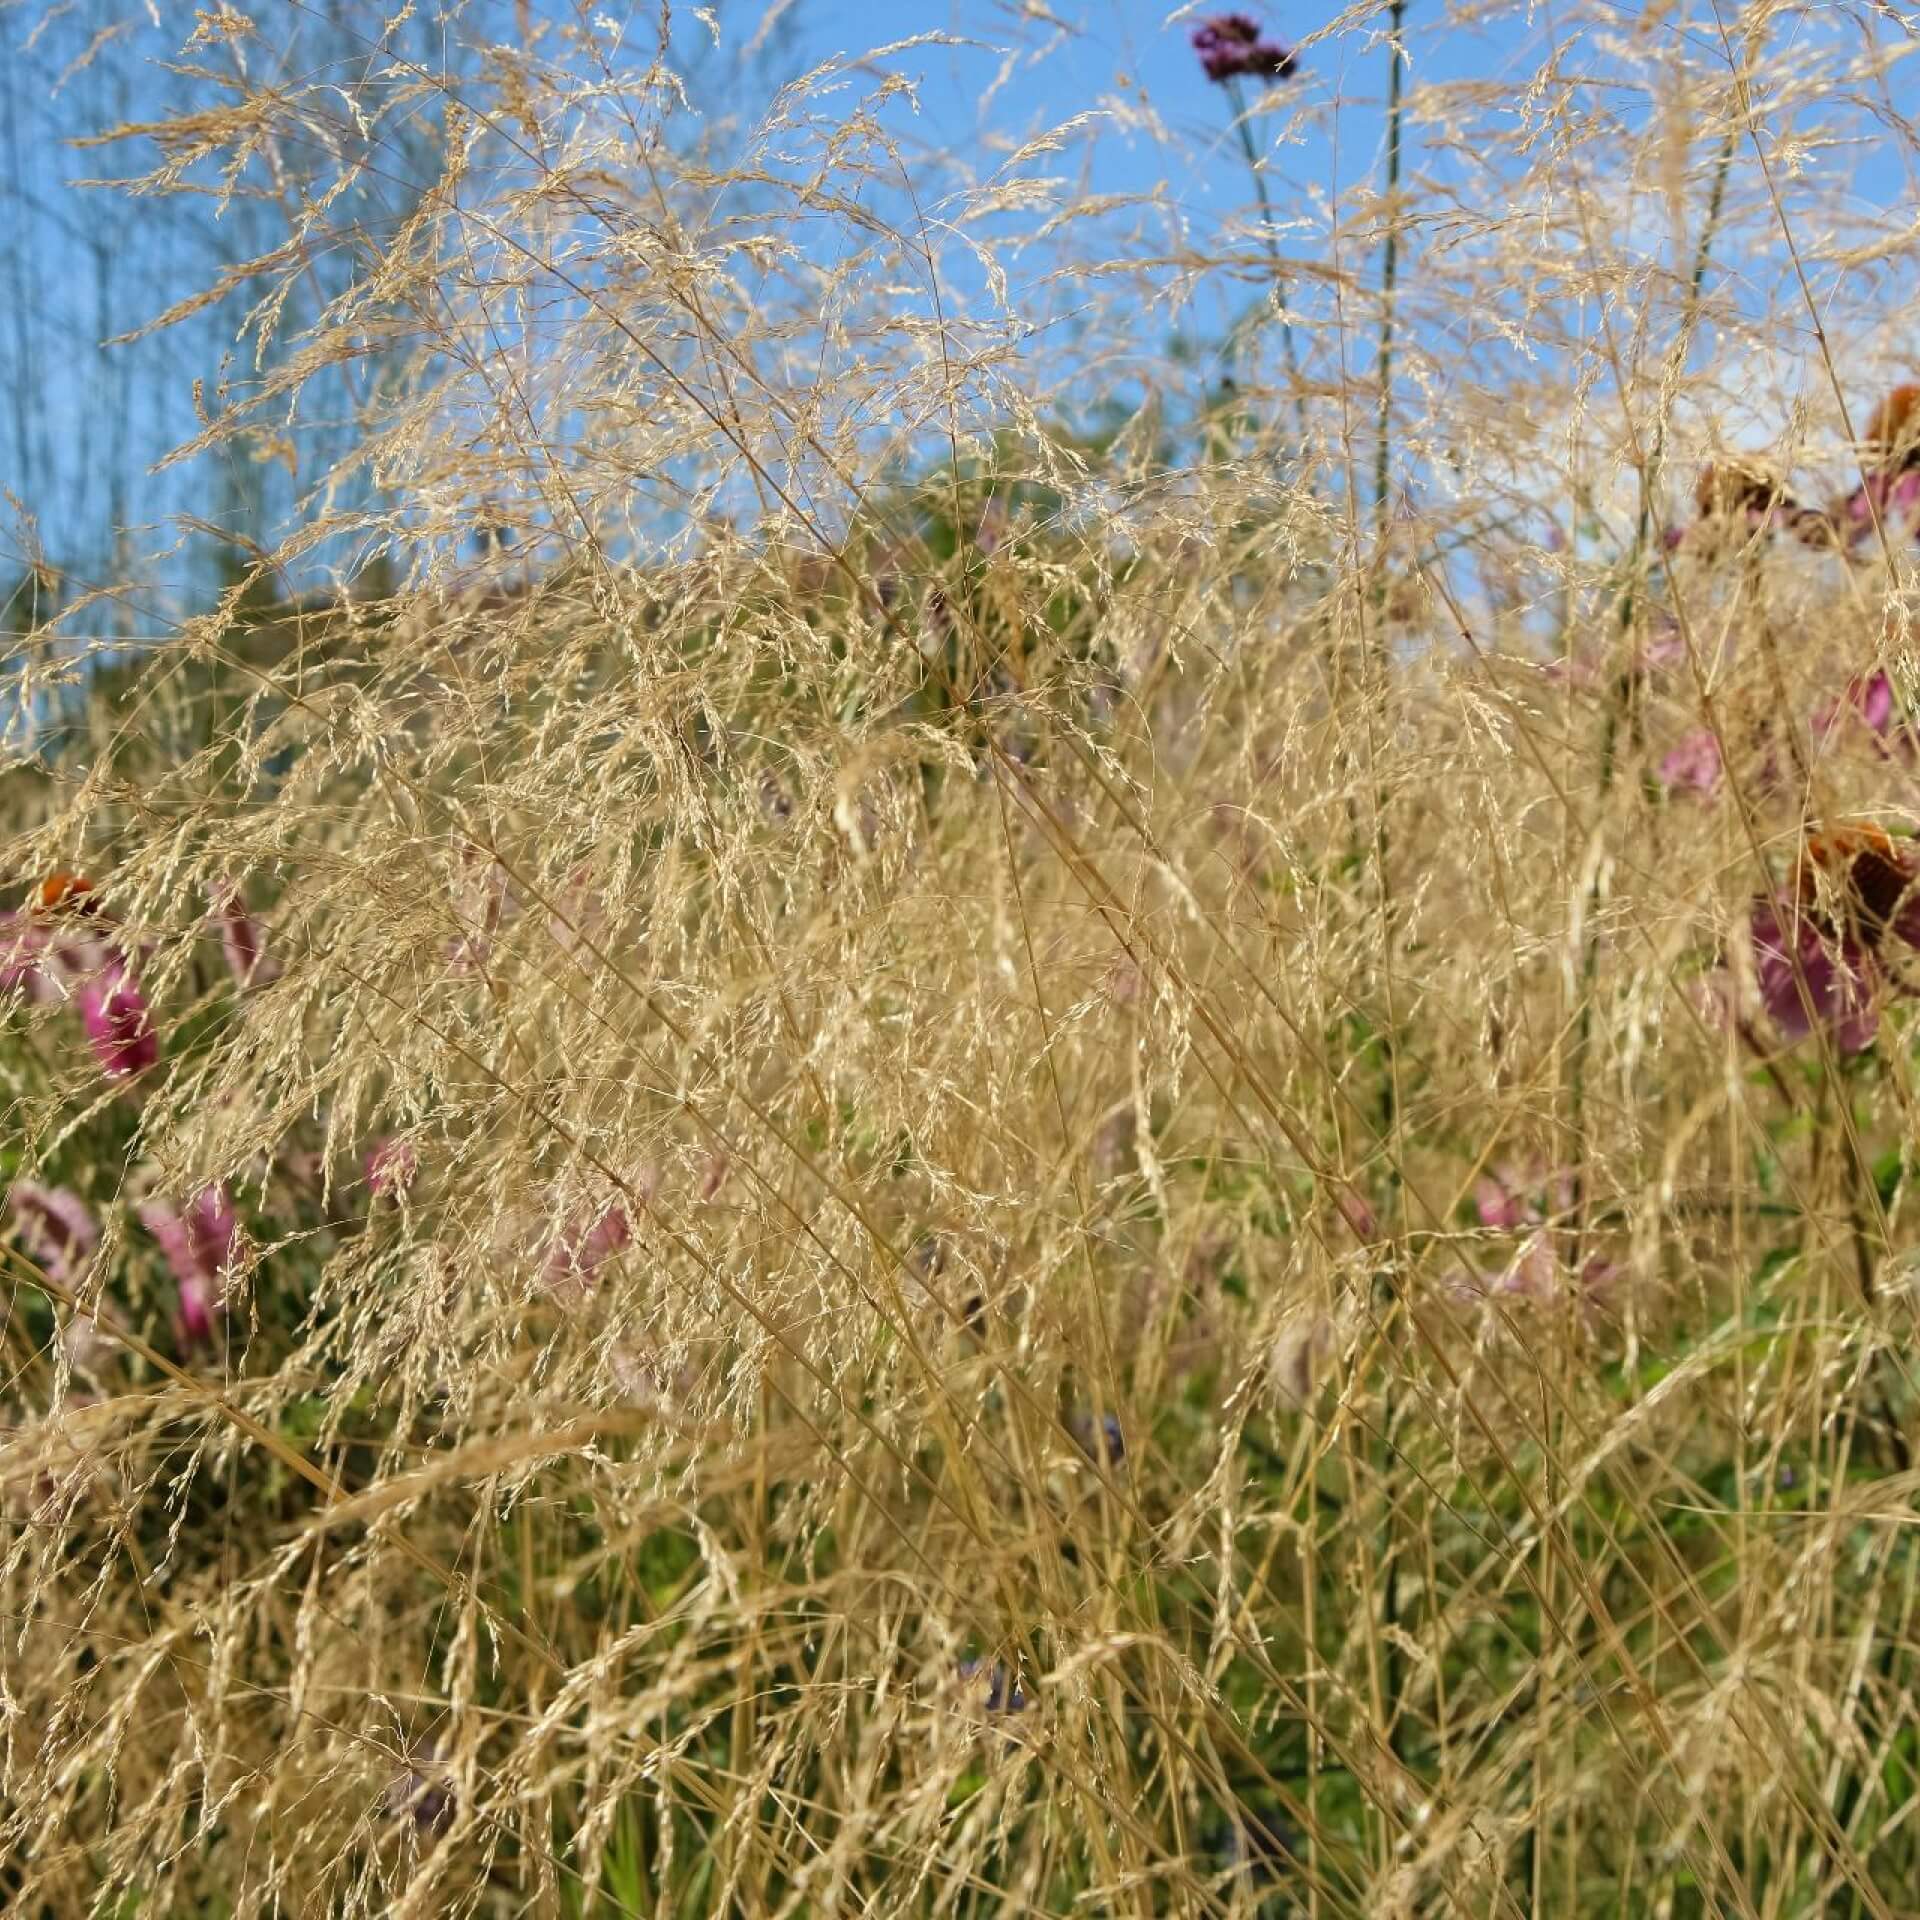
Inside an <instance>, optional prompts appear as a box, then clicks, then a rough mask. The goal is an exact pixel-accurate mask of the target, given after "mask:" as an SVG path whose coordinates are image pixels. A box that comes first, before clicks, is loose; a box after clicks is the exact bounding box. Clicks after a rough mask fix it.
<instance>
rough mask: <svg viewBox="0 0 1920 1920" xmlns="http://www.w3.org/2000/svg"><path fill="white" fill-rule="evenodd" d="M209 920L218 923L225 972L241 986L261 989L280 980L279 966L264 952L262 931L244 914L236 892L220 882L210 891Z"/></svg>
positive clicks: (265, 943) (244, 906) (248, 914)
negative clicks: (225, 964) (225, 966)
mask: <svg viewBox="0 0 1920 1920" xmlns="http://www.w3.org/2000/svg"><path fill="white" fill-rule="evenodd" d="M213 917H214V918H215V919H216V920H217V921H218V922H219V923H220V949H221V951H222V952H223V953H224V954H225V955H226V957H227V970H228V971H229V972H230V973H231V974H232V975H233V977H234V979H235V980H236V981H238V982H239V984H240V985H241V986H243V987H264V986H265V985H266V984H267V983H268V982H269V981H270V980H277V979H279V977H280V963H279V961H277V960H276V959H274V957H273V956H272V955H271V954H270V953H268V951H267V935H266V929H265V928H264V927H263V926H262V925H261V924H260V922H259V921H258V920H256V919H255V918H254V917H253V915H252V914H250V913H249V912H248V911H247V903H246V901H245V900H244V899H243V898H242V897H241V893H240V889H239V888H238V887H236V886H234V885H232V884H231V883H223V884H221V885H219V886H216V887H215V888H214V889H213Z"/></svg>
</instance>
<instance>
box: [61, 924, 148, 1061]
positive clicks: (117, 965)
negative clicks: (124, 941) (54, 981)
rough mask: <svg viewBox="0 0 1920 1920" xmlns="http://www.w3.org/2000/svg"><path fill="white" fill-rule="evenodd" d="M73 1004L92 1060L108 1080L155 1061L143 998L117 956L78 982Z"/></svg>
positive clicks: (144, 997)
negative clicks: (96, 1062) (90, 1049)
mask: <svg viewBox="0 0 1920 1920" xmlns="http://www.w3.org/2000/svg"><path fill="white" fill-rule="evenodd" d="M73 1003H74V1006H75V1007H76V1008H77V1009H78V1011H79V1014H80V1024H81V1025H82V1026H83V1027H85V1028H86V1030H87V1039H88V1041H89V1043H90V1044H91V1045H92V1047H93V1055H94V1058H95V1059H96V1060H98V1061H99V1062H100V1070H101V1071H102V1072H103V1073H104V1074H105V1075H106V1076H107V1078H108V1079H109V1080H125V1079H128V1078H129V1077H131V1076H132V1075H133V1074H136V1073H144V1072H145V1071H146V1069H147V1068H149V1067H150V1066H152V1065H153V1063H154V1062H155V1061H156V1060H158V1059H159V1057H160V1037H159V1035H158V1034H156V1033H155V1032H154V1030H153V1021H152V1019H151V1017H150V1016H149V1014H148V1012H147V998H146V995H145V994H143V993H142V992H141V991H140V989H139V988H138V987H137V986H135V985H134V983H133V976H132V974H131V973H130V972H129V971H128V969H127V963H126V962H125V961H124V960H123V959H121V957H120V956H119V955H118V954H117V953H116V954H111V955H109V956H108V958H107V959H106V960H105V961H104V962H103V963H102V964H101V965H100V966H99V967H98V968H97V969H96V970H95V971H94V972H92V973H90V974H89V975H88V976H87V977H86V978H85V979H83V980H82V981H81V982H80V984H79V985H78V986H77V987H76V988H75V989H74V994H73Z"/></svg>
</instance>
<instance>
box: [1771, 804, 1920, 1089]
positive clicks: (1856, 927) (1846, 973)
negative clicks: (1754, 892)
mask: <svg viewBox="0 0 1920 1920" xmlns="http://www.w3.org/2000/svg"><path fill="white" fill-rule="evenodd" d="M1823 883H1824V884H1823ZM1749 933H1750V938H1751V940H1752V943H1753V967H1754V977H1755V982H1756V984H1757V985H1758V987H1759V991H1760V1000H1761V1004H1762V1005H1763V1006H1764V1007H1765V1008H1766V1010H1767V1013H1768V1015H1769V1016H1770V1017H1771V1019H1772V1021H1773V1023H1774V1025H1775V1027H1776V1028H1778V1029H1779V1032H1780V1034H1781V1036H1782V1038H1784V1039H1786V1040H1787V1041H1789V1042H1791V1041H1795V1040H1804V1039H1805V1038H1806V1036H1807V1035H1808V1034H1809V1033H1811V1032H1812V1031H1813V1030H1814V1028H1815V1027H1816V1026H1819V1027H1821V1028H1824V1029H1825V1030H1826V1032H1827V1034H1828V1036H1829V1038H1830V1039H1831V1040H1832V1042H1833V1045H1834V1047H1835V1048H1836V1049H1837V1050H1838V1051H1839V1052H1841V1053H1863V1052H1865V1051H1866V1049H1867V1048H1868V1047H1870V1046H1871V1045H1872V1044H1873V1039H1874V1035H1875V1034H1876V1033H1877V1032H1878V1030H1879V1026H1880V1001H1881V1000H1882V999H1883V998H1885V997H1886V996H1887V995H1889V994H1906V993H1909V992H1911V991H1912V988H1911V986H1910V985H1909V984H1908V983H1907V981H1906V980H1905V978H1904V977H1903V971H1902V969H1900V968H1899V967H1898V966H1897V965H1896V964H1895V963H1896V961H1897V959H1898V957H1899V950H1900V949H1901V948H1908V949H1913V950H1916V951H1920V858H1916V856H1915V854H1914V851H1913V850H1912V849H1911V848H1910V847H1907V846H1896V845H1895V843H1894V842H1893V841H1892V840H1891V839H1890V838H1889V837H1888V836H1887V835H1886V834H1884V833H1882V832H1881V831H1880V830H1879V829H1878V828H1877V827H1871V826H1864V825H1854V826H1848V827H1842V828H1840V829H1838V830H1836V831H1834V832H1831V833H1826V834H1816V835H1813V836H1811V837H1810V838H1809V839H1808V842H1807V850H1806V856H1805V858H1804V859H1803V860H1802V861H1801V863H1800V867H1799V870H1798V872H1797V873H1796V874H1795V875H1794V879H1793V883H1792V885H1791V886H1789V887H1785V888H1782V889H1780V890H1779V891H1778V892H1776V893H1775V894H1774V895H1773V896H1772V897H1771V898H1768V899H1762V900H1759V901H1756V902H1755V904H1754V907H1753V912H1752V917H1751V921H1750V925H1749ZM1803 987H1804V989H1805V991H1804V992H1803V991H1802V988H1803Z"/></svg>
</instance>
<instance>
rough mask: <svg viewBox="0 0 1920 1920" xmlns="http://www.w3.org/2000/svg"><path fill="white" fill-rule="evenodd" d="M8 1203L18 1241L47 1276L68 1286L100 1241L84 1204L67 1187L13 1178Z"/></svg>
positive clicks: (98, 1231) (91, 1217)
mask: <svg viewBox="0 0 1920 1920" xmlns="http://www.w3.org/2000/svg"><path fill="white" fill-rule="evenodd" d="M8 1204H9V1206H10V1207H11V1209H12V1212H13V1218H14V1224H15V1226H16V1227H17V1228H18V1230H19V1234H20V1244H21V1245H22V1246H23V1247H24V1248H25V1249H26V1250H27V1252H28V1253H29V1254H30V1255H31V1256H32V1257H33V1259H35V1260H36V1261H38V1262H39V1264H40V1265H41V1266H42V1267H43V1268H44V1269H45V1270H46V1272H47V1275H48V1277H49V1278H51V1279H54V1280H57V1281H59V1282H60V1284H61V1285H62V1286H69V1287H70V1286H72V1285H73V1283H74V1282H75V1281H76V1280H77V1279H79V1277H80V1274H81V1272H82V1270H83V1269H84V1268H85V1266H86V1263H87V1261H88V1260H89V1259H90V1258H91V1257H92V1255H93V1250H94V1249H95V1248H96V1247H97V1246H99V1244H100V1228H99V1226H98V1224H97V1223H96V1222H95V1220H94V1217H93V1215H92V1214H91V1213H89V1212H88V1211H87V1203H86V1202H85V1201H84V1200H82V1199H81V1198H80V1196H79V1195H78V1194H77V1193H74V1192H73V1191H71V1189H69V1188H67V1187H43V1186H40V1185H39V1184H38V1183H37V1182H35V1181H32V1180H16V1181H15V1182H14V1184H13V1191H12V1193H11V1194H9V1195H8Z"/></svg>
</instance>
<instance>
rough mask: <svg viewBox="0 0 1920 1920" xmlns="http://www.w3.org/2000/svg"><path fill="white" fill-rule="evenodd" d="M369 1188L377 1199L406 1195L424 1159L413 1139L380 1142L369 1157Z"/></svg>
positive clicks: (389, 1139) (391, 1139)
mask: <svg viewBox="0 0 1920 1920" xmlns="http://www.w3.org/2000/svg"><path fill="white" fill-rule="evenodd" d="M366 1168H367V1188H368V1191H369V1192H371V1193H372V1194H373V1196H374V1198H375V1199H382V1198H384V1197H385V1196H386V1195H388V1194H402V1193H405V1192H406V1190H407V1189H408V1188H409V1187H410V1186H412V1185H413V1181H414V1176H415V1175H416V1174H417V1173H418V1172H419V1171H420V1156H419V1155H418V1154H417V1153H415V1152H414V1150H413V1143H412V1142H411V1141H409V1140H396V1139H393V1138H391V1137H389V1138H387V1139H384V1140H376V1141H375V1142H374V1144H373V1147H372V1150H371V1151H370V1152H369V1153H368V1155H367V1161H366Z"/></svg>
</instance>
